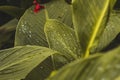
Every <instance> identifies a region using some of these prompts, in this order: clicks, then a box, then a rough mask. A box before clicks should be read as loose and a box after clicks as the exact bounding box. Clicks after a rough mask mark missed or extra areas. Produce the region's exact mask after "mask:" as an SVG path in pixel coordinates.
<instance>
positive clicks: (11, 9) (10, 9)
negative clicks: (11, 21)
mask: <svg viewBox="0 0 120 80" xmlns="http://www.w3.org/2000/svg"><path fill="white" fill-rule="evenodd" d="M0 11H2V12H4V13H7V14H9V15H11V16H13V17H15V18H20V17H21V15H22V14H23V12H24V10H22V9H21V8H19V7H16V6H0Z"/></svg>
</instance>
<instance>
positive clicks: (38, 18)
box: [15, 0, 72, 46]
mask: <svg viewBox="0 0 120 80" xmlns="http://www.w3.org/2000/svg"><path fill="white" fill-rule="evenodd" d="M59 3H60V4H59ZM45 9H46V10H47V12H48V15H49V16H50V18H55V19H59V20H61V21H62V22H64V23H65V24H67V25H72V19H71V17H72V16H71V8H70V5H68V4H66V3H65V2H63V1H61V0H53V1H51V2H49V3H47V4H46V8H45ZM33 10H34V7H31V8H29V9H28V10H27V11H26V12H25V14H24V15H23V16H22V18H21V19H20V21H19V24H18V27H17V30H16V38H15V45H16V46H18V45H27V44H30V45H41V46H48V44H47V41H46V38H45V34H44V24H45V21H46V17H45V10H44V9H42V10H40V11H39V12H38V13H34V12H33ZM21 35H22V36H21Z"/></svg>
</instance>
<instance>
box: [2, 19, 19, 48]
mask: <svg viewBox="0 0 120 80" xmlns="http://www.w3.org/2000/svg"><path fill="white" fill-rule="evenodd" d="M17 23H18V20H17V19H13V20H11V21H9V22H8V23H6V24H5V25H2V26H0V48H2V47H3V46H5V47H8V46H10V45H6V43H10V42H12V44H13V43H14V41H12V40H13V39H11V37H12V36H13V32H15V29H16V27H17Z"/></svg>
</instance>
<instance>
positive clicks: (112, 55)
mask: <svg viewBox="0 0 120 80" xmlns="http://www.w3.org/2000/svg"><path fill="white" fill-rule="evenodd" d="M119 73H120V47H119V48H116V49H114V50H112V51H109V52H107V53H106V54H105V55H98V54H97V55H94V56H91V57H89V58H87V59H83V60H77V61H74V62H72V63H70V64H68V65H66V66H65V67H63V68H62V69H60V70H59V71H58V72H57V73H56V74H55V75H54V76H51V77H50V78H48V79H47V80H56V79H57V80H102V79H104V80H119V79H120V75H119Z"/></svg>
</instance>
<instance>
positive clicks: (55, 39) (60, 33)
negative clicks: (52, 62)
mask: <svg viewBox="0 0 120 80" xmlns="http://www.w3.org/2000/svg"><path fill="white" fill-rule="evenodd" d="M44 31H45V34H46V38H47V41H48V44H49V47H50V48H51V49H54V50H57V51H59V52H61V53H62V54H63V55H65V56H66V57H67V59H70V60H71V58H73V59H77V58H78V57H80V56H81V50H80V45H79V44H78V42H77V40H76V36H75V32H74V31H73V29H72V28H69V27H68V26H67V25H65V24H63V23H61V22H60V21H58V20H54V19H49V20H47V22H46V24H45V29H44ZM56 46H58V47H56Z"/></svg>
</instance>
